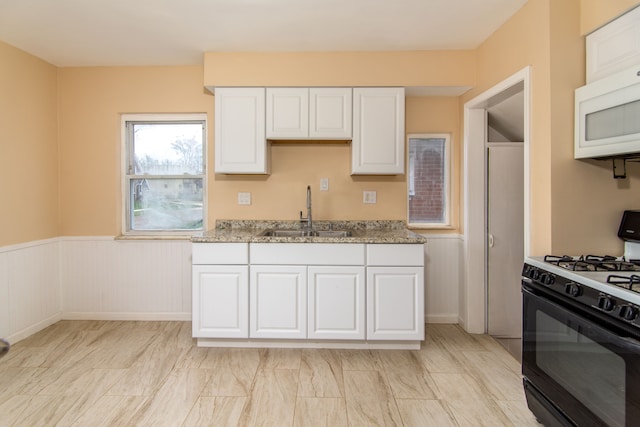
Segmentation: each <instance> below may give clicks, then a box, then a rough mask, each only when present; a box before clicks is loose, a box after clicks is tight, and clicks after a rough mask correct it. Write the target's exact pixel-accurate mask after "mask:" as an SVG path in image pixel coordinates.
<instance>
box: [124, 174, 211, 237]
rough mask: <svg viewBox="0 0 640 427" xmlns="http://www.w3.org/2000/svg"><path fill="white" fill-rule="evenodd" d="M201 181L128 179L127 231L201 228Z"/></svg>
mask: <svg viewBox="0 0 640 427" xmlns="http://www.w3.org/2000/svg"><path fill="white" fill-rule="evenodd" d="M202 184H203V181H202V178H188V179H187V178H176V179H132V180H131V184H130V185H131V188H130V195H131V201H130V206H131V207H132V209H131V218H130V226H131V230H198V229H202V218H203V210H202V206H203V204H202V195H203V191H202Z"/></svg>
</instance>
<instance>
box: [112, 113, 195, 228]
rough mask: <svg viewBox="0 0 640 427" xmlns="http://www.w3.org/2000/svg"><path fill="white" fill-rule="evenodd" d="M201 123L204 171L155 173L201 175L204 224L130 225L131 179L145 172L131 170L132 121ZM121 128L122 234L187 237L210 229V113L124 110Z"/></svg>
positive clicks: (193, 176)
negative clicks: (189, 226)
mask: <svg viewBox="0 0 640 427" xmlns="http://www.w3.org/2000/svg"><path fill="white" fill-rule="evenodd" d="M200 122H201V123H202V124H203V129H202V173H201V174H197V175H184V174H183V175H152V177H153V178H154V179H155V178H159V179H163V178H164V179H184V178H193V179H202V228H201V229H197V230H195V229H194V230H187V229H184V230H133V229H131V223H130V222H131V215H130V212H131V211H130V210H131V195H130V188H131V180H134V179H139V178H140V177H141V176H143V175H136V174H135V173H130V172H131V170H132V169H131V168H132V165H133V161H132V159H133V150H134V147H133V144H131V143H130V141H131V140H130V136H131V134H130V131H129V129H130V127H129V126H128V124H129V123H150V124H151V123H200ZM120 129H121V153H122V155H121V171H120V178H121V211H122V219H121V221H122V222H121V228H122V230H121V237H125V238H126V237H132V238H145V237H147V238H188V237H191V236H193V235H194V234H197V233H201V232H203V231H206V230H207V216H208V215H207V212H208V197H207V194H208V191H207V187H208V186H207V181H208V179H207V175H208V173H207V171H208V168H207V134H208V131H207V114H206V113H157V114H144V113H140V114H122V115H121V117H120Z"/></svg>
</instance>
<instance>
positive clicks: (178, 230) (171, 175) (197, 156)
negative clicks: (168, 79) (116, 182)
mask: <svg viewBox="0 0 640 427" xmlns="http://www.w3.org/2000/svg"><path fill="white" fill-rule="evenodd" d="M122 128H123V129H122V130H123V141H124V153H125V156H124V180H123V182H124V188H123V194H124V198H125V200H124V203H123V206H124V210H125V212H124V217H125V218H124V221H123V223H124V227H126V228H125V230H124V233H125V234H129V235H135V234H172V233H174V234H185V233H188V232H193V231H198V230H202V229H203V227H204V225H205V224H204V219H205V218H206V209H205V207H206V202H205V201H206V192H205V185H206V183H205V171H206V168H205V159H206V156H205V146H206V140H207V139H206V115H205V114H196V115H194V114H183V115H145V114H136V115H123V116H122Z"/></svg>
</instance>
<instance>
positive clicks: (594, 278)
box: [524, 257, 640, 305]
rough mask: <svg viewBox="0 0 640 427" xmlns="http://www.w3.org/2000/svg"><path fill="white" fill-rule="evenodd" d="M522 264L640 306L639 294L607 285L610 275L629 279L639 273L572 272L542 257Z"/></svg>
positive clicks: (638, 287)
mask: <svg viewBox="0 0 640 427" xmlns="http://www.w3.org/2000/svg"><path fill="white" fill-rule="evenodd" d="M524 262H526V263H527V264H529V265H533V266H535V267H538V268H541V269H543V270H546V271H548V272H550V273H553V274H555V275H557V276H562V277H566V278H567V279H569V280H572V281H574V282H576V283H579V284H581V285H584V286H589V287H590V288H593V289H597V290H599V291H600V292H604V293H607V294H609V295H612V296H614V297H617V298H620V299H623V300H625V301H627V302H630V303H632V304H637V305H640V293H639V292H635V291H630V290H628V289H625V288H622V287H620V286H617V285H612V284H609V283H607V277H609V276H610V275H612V274H615V275H616V276H623V277H630V276H631V275H633V274H635V275H638V276H640V271H635V272H634V271H572V270H567V269H564V268H562V267H558V266H557V265H555V264H550V263H548V262H544V257H526V258H525V261H524ZM635 289H638V290H640V286H638V285H636V288H635Z"/></svg>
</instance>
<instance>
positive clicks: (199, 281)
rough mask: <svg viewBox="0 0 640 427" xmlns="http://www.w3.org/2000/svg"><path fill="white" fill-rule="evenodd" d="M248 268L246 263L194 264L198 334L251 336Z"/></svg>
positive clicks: (194, 331)
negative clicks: (243, 264)
mask: <svg viewBox="0 0 640 427" xmlns="http://www.w3.org/2000/svg"><path fill="white" fill-rule="evenodd" d="M248 270H249V267H247V266H246V265H245V266H242V265H194V266H193V268H192V274H193V308H192V310H193V315H192V317H193V322H192V323H193V324H192V327H193V336H194V337H198V338H247V337H248V336H249V310H248V307H249V303H248V300H249V280H248V277H249V274H248Z"/></svg>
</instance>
